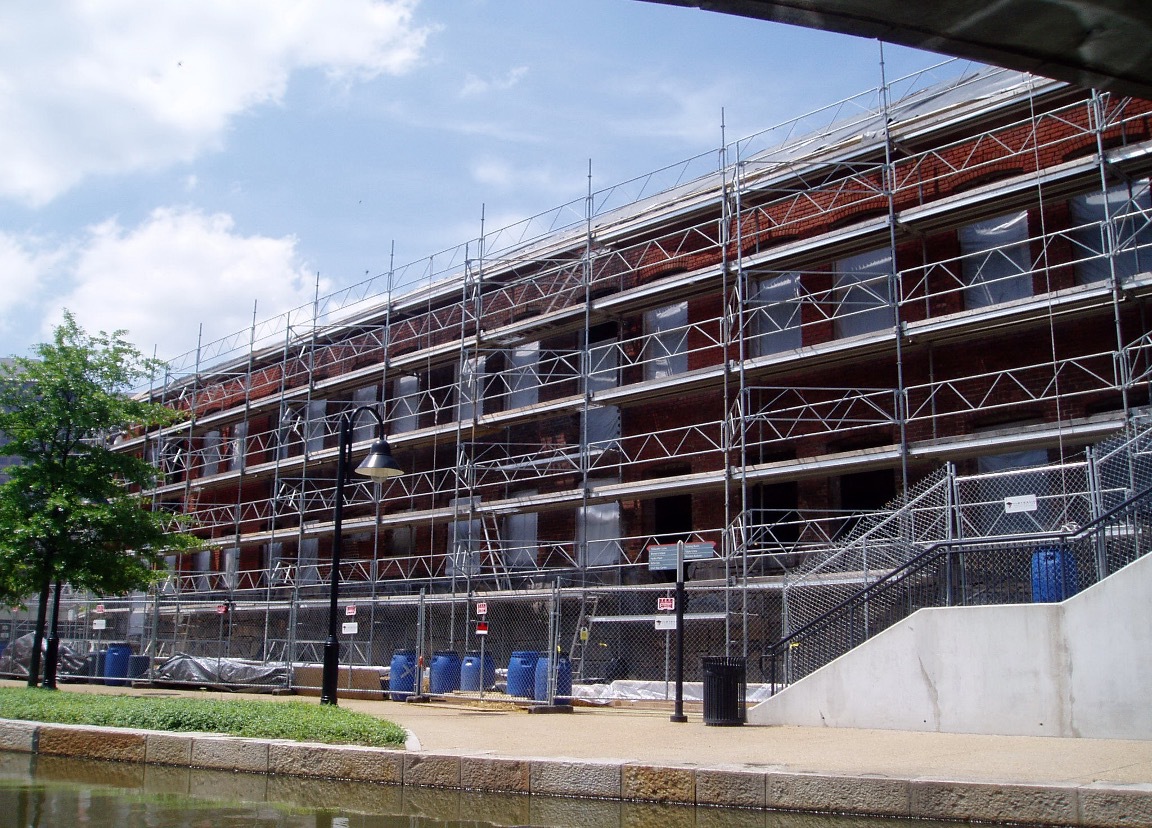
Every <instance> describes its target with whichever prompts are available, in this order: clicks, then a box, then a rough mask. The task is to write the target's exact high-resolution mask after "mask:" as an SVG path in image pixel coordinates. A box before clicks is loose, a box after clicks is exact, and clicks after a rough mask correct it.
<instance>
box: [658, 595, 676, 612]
mask: <svg viewBox="0 0 1152 828" xmlns="http://www.w3.org/2000/svg"><path fill="white" fill-rule="evenodd" d="M656 609H658V610H660V611H661V612H672V610H674V609H676V599H675V598H672V597H668V598H657V599H656Z"/></svg>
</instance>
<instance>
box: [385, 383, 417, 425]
mask: <svg viewBox="0 0 1152 828" xmlns="http://www.w3.org/2000/svg"><path fill="white" fill-rule="evenodd" d="M391 426H392V431H393V432H394V433H396V432H401V431H415V430H416V429H417V428H419V427H420V378H419V377H417V376H415V375H410V376H404V377H397V378H396V379H395V381H393V383H392V423H391Z"/></svg>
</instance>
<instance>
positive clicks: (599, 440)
mask: <svg viewBox="0 0 1152 828" xmlns="http://www.w3.org/2000/svg"><path fill="white" fill-rule="evenodd" d="M617 354H618V350H617V347H616V340H615V339H605V340H601V341H599V342H596V343H595V344H593V345H590V346H589V348H588V391H589V393H591V394H595V393H596V392H598V391H608V390H610V389H612V388H615V387H616V386H617V385H619V384H620V383H619V379H620V370H619V360H618V359H617ZM585 425H586V426H587V435H588V445H587V446H585V450H588V448H589V447H591V446H597V445H598V444H599V445H600V446H601V447H603V444H610V443H612V442H614V441H616V440H619V439H620V409H619V408H617V407H616V406H614V405H594V404H591V403H590V404H589V405H588V411H587V421H586V423H585Z"/></svg>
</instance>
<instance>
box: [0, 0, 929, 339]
mask: <svg viewBox="0 0 1152 828" xmlns="http://www.w3.org/2000/svg"><path fill="white" fill-rule="evenodd" d="M885 59H886V65H887V72H888V76H889V78H892V77H896V76H898V75H900V74H903V73H906V72H910V71H914V70H916V69H919V68H922V67H924V66H928V65H931V64H934V63H937V62H939V60H940V58H939V57H938V56H935V55H931V54H927V53H923V52H916V51H913V50H909V49H904V48H898V47H892V46H887V47H885ZM879 78H880V70H879V46H878V44H877V43H876V42H875V41H870V40H865V39H860V38H851V37H846V36H843V35H834V34H826V33H821V32H812V31H808V30H804V29H799V28H794V27H789V26H784V25H780V24H772V23H767V22H763V21H756V20H748V19H744V18H739V17H731V16H727V15H720V14H715V13H709V12H704V11H699V10H695V9H682V8H675V7H671V6H664V5H660V4H653V3H646V2H640V0H245V2H243V3H237V2H235V0H196V1H195V2H192V0H167V2H164V3H156V2H154V1H153V2H148V0H116V1H115V2H112V1H111V0H107V2H100V3H86V2H80V0H40V2H37V3H5V4H3V6H2V7H0V119H2V121H3V122H4V123H5V128H4V130H3V131H0V273H3V274H4V276H3V280H2V284H3V289H2V290H0V355H9V354H19V353H25V352H27V350H28V348H29V347H30V346H31V345H32V344H33V343H35V342H37V341H40V340H42V339H45V338H46V337H47V336H49V334H50V331H51V326H52V325H53V324H54V323H55V322H56V321H58V319H59V316H60V310H61V308H63V307H67V308H69V309H71V310H72V311H73V312H74V313H76V315H77V317H78V318H79V321H80V322H81V324H82V325H84V326H85V327H87V328H89V329H90V330H112V329H121V328H122V329H127V331H128V337H129V339H130V340H132V341H133V342H135V343H136V344H137V345H138V346H139V347H140V348H141V350H143V351H145V352H146V353H149V354H150V353H152V351H153V349H154V348H155V349H156V350H157V352H158V353H159V355H160V356H161V357H170V356H175V355H176V354H179V353H181V352H184V351H187V350H189V349H192V348H194V347H195V345H196V341H197V336H198V332H199V330H200V326H201V324H203V325H204V326H205V331H204V336H205V337H206V339H211V338H213V337H216V336H223V335H226V334H228V333H231V332H233V331H235V330H239V329H242V328H245V327H246V326H247V325H248V324H249V322H250V321H251V318H252V313H253V302H254V301H255V302H256V312H257V315H258V316H259V317H260V318H265V317H269V316H272V315H274V314H276V313H279V312H280V311H282V310H285V309H287V308H290V307H294V306H297V305H300V304H302V303H305V302H309V301H311V298H312V295H313V290H314V284H315V281H316V279H317V275H318V276H319V279H320V281H321V284H322V285H323V287H324V288H325V289H335V288H339V287H342V286H345V285H348V284H352V283H355V282H358V281H360V280H361V279H363V278H364V277H365V276H366V275H376V274H379V273H382V272H385V271H387V270H388V267H389V256H390V252H391V250H392V248H393V244H394V245H395V257H396V263H397V264H403V263H407V262H412V261H416V260H419V259H422V258H424V257H427V256H429V255H430V254H433V253H435V252H437V251H440V250H443V249H445V248H448V247H450V246H453V245H456V244H459V243H461V242H464V241H466V240H468V239H471V238H475V237H477V236H478V235H479V234H480V229H481V225H480V220H481V214H482V211H483V213H484V216H485V226H486V227H487V228H488V229H489V230H491V229H492V228H495V227H498V226H500V225H502V224H504V223H508V222H511V221H514V220H517V219H519V218H522V217H525V216H529V215H532V214H535V213H538V212H541V211H544V210H547V209H549V208H550V207H553V206H555V205H558V204H560V203H563V202H567V201H570V200H572V199H577V198H580V197H581V196H582V195H583V194H584V193H585V191H586V188H587V186H588V172H589V164H590V163H591V169H592V176H593V186H594V187H595V188H601V187H605V186H608V185H610V184H613V183H615V182H617V181H621V180H624V179H628V178H632V177H634V176H637V175H641V174H643V173H645V172H647V171H649V170H652V169H655V168H658V167H662V166H664V165H667V164H670V163H673V162H676V161H678V160H680V159H683V158H686V157H689V156H694V155H697V154H699V153H704V152H708V151H711V150H714V149H715V148H717V147H718V146H719V145H720V143H721V129H720V125H721V113H722V112H723V118H724V121H725V122H726V130H727V132H726V135H727V138H728V140H729V141H731V140H733V139H735V138H738V137H741V136H744V135H747V134H749V133H753V132H756V131H758V130H761V129H764V128H767V127H769V126H771V125H773V124H775V123H777V122H779V121H782V120H785V119H788V118H792V117H796V116H799V115H802V114H804V113H805V112H807V111H809V110H811V109H814V108H817V107H819V106H823V105H825V104H829V103H832V102H833V101H836V100H838V99H840V98H843V97H846V96H849V95H852V94H854V93H857V92H860V91H862V90H865V89H868V88H870V87H873V86H876V85H877V84H878V82H879Z"/></svg>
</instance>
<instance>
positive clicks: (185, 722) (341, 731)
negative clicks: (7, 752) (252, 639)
mask: <svg viewBox="0 0 1152 828" xmlns="http://www.w3.org/2000/svg"><path fill="white" fill-rule="evenodd" d="M0 718H4V719H22V720H26V721H36V722H53V723H56V724H83V725H98V726H101V727H134V728H141V729H144V730H167V731H174V732H188V731H196V732H205V733H226V734H228V735H230V736H247V737H250V738H255V739H292V740H295V741H301V742H325V743H328V744H342V745H367V746H370V747H392V748H396V747H403V746H404V738H405V733H404V729H403V728H401V727H399V726H398V725H395V724H393V723H392V722H388V721H384V720H383V719H377V718H375V717H374V716H369V715H367V714H366V713H356V712H354V711H351V710H345V709H343V708H340V707H334V706H330V705H318V704H307V703H305V702H299V701H285V702H271V701H254V700H250V699H196V698H187V697H182V696H177V697H164V698H156V697H155V696H110V695H103V694H89V693H69V692H67V691H63V690H41V689H37V688H28V687H2V688H0Z"/></svg>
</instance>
